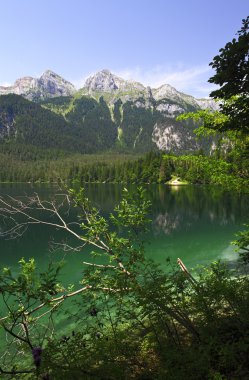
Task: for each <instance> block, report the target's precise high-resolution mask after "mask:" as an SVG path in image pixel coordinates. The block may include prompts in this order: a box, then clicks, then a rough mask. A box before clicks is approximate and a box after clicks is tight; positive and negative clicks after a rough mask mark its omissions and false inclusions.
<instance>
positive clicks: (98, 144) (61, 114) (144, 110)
mask: <svg viewBox="0 0 249 380" xmlns="http://www.w3.org/2000/svg"><path fill="white" fill-rule="evenodd" d="M9 92H12V93H14V94H18V95H22V97H20V98H21V99H23V98H26V99H28V100H32V101H35V103H39V107H40V108H37V107H36V108H34V109H33V111H32V115H31V114H30V112H31V111H30V110H29V105H28V103H29V102H27V101H26V102H27V103H23V102H21V101H19V100H18V102H19V106H18V109H16V110H15V112H12V111H11V113H9V111H8V110H10V109H11V107H12V105H13V104H15V102H17V99H16V98H13V97H10V98H8V99H5V100H4V98H5V97H4V96H3V97H0V137H2V139H4V138H6V136H12V137H11V138H12V139H13V138H14V139H19V140H20V141H24V142H25V141H29V143H32V144H38V145H42V146H51V141H50V140H48V138H47V136H48V135H49V134H50V131H49V129H47V128H46V125H50V127H49V128H52V129H51V133H52V131H53V129H54V128H55V127H53V125H57V129H56V131H54V138H53V141H54V143H53V146H56V145H59V146H61V144H59V140H62V139H64V143H63V149H64V147H65V146H67V143H66V141H67V142H69V143H68V146H69V145H70V146H73V147H74V148H75V149H76V146H78V148H77V149H76V150H78V151H80V152H84V153H94V152H99V151H104V150H105V149H121V150H122V151H123V150H125V151H132V152H134V151H135V152H146V151H149V150H151V149H159V150H163V151H166V152H173V153H177V154H181V153H182V152H189V151H196V150H199V149H203V150H204V151H206V152H210V151H211V147H212V145H213V143H212V141H207V140H205V141H199V140H197V139H196V136H195V134H194V129H195V128H196V125H194V123H192V122H190V121H189V122H179V121H177V120H176V117H177V116H178V115H179V114H181V113H183V112H192V111H193V112H195V111H198V110H200V109H203V108H210V109H212V110H216V109H218V104H217V103H216V102H214V100H212V99H195V98H194V97H193V96H190V95H186V94H184V93H181V92H179V91H177V90H176V89H175V88H174V87H172V86H170V85H169V84H164V85H162V86H160V87H159V88H157V89H153V88H150V87H145V86H143V85H142V84H141V83H139V82H135V81H127V80H124V79H123V78H120V77H118V76H116V75H114V74H112V73H111V72H110V71H109V70H102V71H100V72H98V73H96V74H95V75H93V76H91V77H89V78H88V79H87V80H86V82H85V85H84V87H83V88H81V89H80V90H78V91H77V90H76V88H75V87H74V86H73V85H72V84H71V83H70V82H67V81H65V80H64V79H63V78H62V77H60V76H58V75H57V74H55V73H53V72H52V71H50V70H48V71H46V72H45V73H44V74H43V75H42V76H41V77H40V78H38V79H35V78H31V77H25V78H22V79H19V80H17V81H16V82H15V84H14V86H11V87H7V88H6V87H0V95H1V94H2V95H4V94H7V93H9ZM8 96H10V95H7V97H8ZM23 100H25V99H23ZM5 102H6V103H7V105H5V106H4V104H5ZM1 104H2V106H1ZM10 106H11V107H10ZM37 106H38V104H37ZM30 107H31V105H30ZM24 108H25V110H26V111H25V115H24V114H23V112H24V111H23V109H24ZM6 110H7V113H6ZM43 111H46V113H44V112H43ZM13 115H14V117H13ZM38 116H39V117H38ZM57 117H58V120H57V119H55V118H57ZM41 125H42V127H41ZM60 128H61V131H62V130H63V131H64V132H63V133H64V135H65V136H64V137H63V135H62V134H61V136H60V133H59V130H60ZM41 130H42V134H43V135H42V137H41V136H40V137H39V138H38V137H37V136H38V134H39V132H40V131H41ZM24 131H25V133H24ZM70 135H71V137H70ZM55 136H57V137H55ZM57 139H58V144H57V143H56V140H57ZM37 141H38V142H37ZM76 142H77V144H76ZM70 149H71V148H70Z"/></svg>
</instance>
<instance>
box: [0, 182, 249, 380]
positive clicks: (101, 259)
mask: <svg viewBox="0 0 249 380" xmlns="http://www.w3.org/2000/svg"><path fill="white" fill-rule="evenodd" d="M70 195H71V198H70V204H72V203H73V204H74V205H75V207H76V209H77V211H78V213H79V221H78V222H79V223H76V225H78V227H80V230H79V229H78V227H77V228H76V229H74V230H70V229H71V228H72V227H73V225H72V224H71V223H70V224H67V221H66V219H64V214H63V212H64V211H63V210H65V207H64V206H65V205H64V206H62V199H61V197H60V198H59V200H58V201H59V202H58V204H57V203H56V201H55V200H52V201H51V203H50V202H48V201H42V200H41V199H40V198H33V199H32V205H33V208H34V210H35V216H32V213H31V210H30V207H29V206H30V200H29V199H28V200H27V202H28V203H27V205H28V206H27V207H26V206H25V205H26V203H25V202H24V200H22V203H20V201H18V202H19V203H17V204H19V207H21V208H20V211H21V214H22V215H23V213H30V214H27V220H26V222H28V223H32V222H34V223H35V222H37V220H40V222H41V223H45V224H46V223H47V222H46V221H44V219H43V218H42V215H41V217H39V216H38V215H37V211H38V210H40V211H41V210H44V208H45V211H46V213H47V212H48V211H49V210H50V214H51V216H50V219H49V220H50V223H54V225H55V226H57V228H64V229H65V230H66V231H68V232H70V231H73V234H74V236H75V237H76V238H77V240H79V241H80V244H83V245H82V246H81V250H82V248H83V247H84V246H85V244H90V245H91V246H92V248H93V252H92V260H91V262H87V263H86V262H85V266H86V269H84V272H83V275H82V280H81V281H80V284H78V285H77V284H75V285H74V286H69V287H68V288H66V287H64V286H63V285H62V284H61V281H60V279H59V277H58V276H59V274H60V268H61V264H59V265H56V264H53V265H52V264H51V265H50V266H49V268H48V270H47V271H46V272H44V273H40V271H39V269H38V268H36V265H35V262H34V260H33V259H30V260H29V261H24V260H23V259H22V260H21V261H20V263H19V264H20V271H19V272H18V273H13V272H12V271H11V270H10V269H9V268H4V269H3V270H2V273H1V276H0V287H1V297H2V301H3V304H2V306H3V307H2V308H1V318H0V323H1V326H2V329H3V330H4V331H5V333H6V334H7V335H8V337H9V338H8V344H7V346H6V347H5V349H6V352H7V353H8V355H4V356H2V358H1V364H0V371H1V374H2V375H3V376H5V378H6V379H8V378H14V379H33V378H39V379H55V380H56V379H62V378H63V379H65V380H66V379H68V380H69V379H72V378H77V379H90V378H92V379H100V378H102V379H116V378H120V379H124V380H125V379H132V378H134V379H145V378H146V379H165V378H167V379H182V378H188V379H193V380H194V379H196V380H198V379H217V378H218V379H225V378H241V379H246V378H247V374H248V370H249V368H248V345H249V335H248V332H249V319H248V312H247V306H248V301H249V281H248V277H247V276H245V277H244V276H237V273H236V271H232V272H230V271H229V270H228V269H227V268H226V267H225V266H224V265H223V264H221V263H219V262H217V263H213V264H212V265H211V266H210V267H209V268H199V269H198V271H197V273H196V275H195V277H193V276H192V275H191V274H190V272H189V271H188V270H187V269H186V267H185V266H184V264H183V263H182V262H181V260H179V261H178V262H179V266H175V265H172V263H171V262H170V260H168V270H167V271H166V272H165V271H162V269H161V268H160V267H159V266H158V265H156V264H155V263H153V262H151V261H148V260H146V259H145V256H144V248H145V247H144V243H143V234H142V235H141V232H142V233H143V232H144V231H146V228H147V227H146V226H147V224H148V222H149V221H148V219H147V217H146V214H147V211H148V207H149V206H150V205H149V202H148V201H147V200H146V197H145V192H144V191H143V190H142V189H138V192H137V193H136V195H135V198H133V197H132V196H131V195H130V194H129V192H127V190H124V198H123V200H122V201H121V202H120V204H119V205H118V206H117V207H116V208H115V211H114V213H113V214H111V215H110V218H109V219H106V218H104V217H103V216H102V215H101V214H100V213H99V210H98V209H96V207H93V206H92V205H91V203H90V202H89V200H88V199H87V198H86V196H85V194H84V190H82V189H78V190H77V189H76V188H72V189H71V190H70ZM63 199H65V200H66V199H67V200H68V199H69V198H68V197H67V196H66V197H65V198H63ZM2 201H3V202H5V203H4V204H3V206H4V208H2V209H1V212H2V213H3V212H4V211H5V212H6V210H7V209H8V207H9V211H10V212H12V213H13V210H14V209H15V206H14V204H13V201H14V200H13V199H11V202H12V203H10V204H9V206H8V202H7V201H6V200H5V199H2ZM6 202H7V203H6ZM36 204H37V207H38V208H36ZM50 205H51V208H50ZM53 210H54V212H53ZM16 212H17V213H16V214H14V215H15V217H16V216H17V215H18V210H17V211H16ZM12 215H13V214H12ZM56 216H57V218H58V222H57V221H56V219H55V217H56ZM32 218H35V219H34V221H33V220H32ZM37 218H38V219H37ZM62 218H63V219H62ZM20 223H21V221H20V219H19V222H18V223H17V224H16V225H14V228H19V227H20ZM18 231H19V232H20V228H19V229H18ZM9 232H11V233H13V228H10V230H9ZM72 248H73V247H72ZM75 248H76V247H75ZM77 251H79V249H77ZM78 254H79V253H78ZM69 264H70V263H69ZM73 300H74V301H73ZM62 318H63V319H64V320H65V322H66V321H67V323H66V326H65V327H64V329H61V320H62ZM67 318H68V320H67Z"/></svg>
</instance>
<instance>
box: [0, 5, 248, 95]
mask: <svg viewBox="0 0 249 380" xmlns="http://www.w3.org/2000/svg"><path fill="white" fill-rule="evenodd" d="M248 14H249V1H248V0H0V15H1V18H0V20H1V21H0V35H1V59H0V84H1V85H9V84H12V83H13V82H14V81H15V80H16V79H17V78H20V77H22V76H34V77H37V76H40V75H41V74H42V73H43V72H44V71H45V70H46V69H51V70H53V71H55V72H56V73H58V74H60V75H62V76H63V77H64V78H65V79H67V80H70V81H71V82H73V83H74V84H76V85H77V87H80V86H82V84H83V83H84V80H85V78H86V77H87V76H89V75H91V74H93V73H94V72H96V71H99V70H101V69H104V68H108V69H109V70H111V71H112V72H114V73H116V74H118V75H120V76H122V77H124V78H126V79H134V80H137V81H140V82H142V83H143V84H145V85H150V86H152V87H158V86H160V85H161V84H163V83H169V84H171V85H173V86H174V87H176V88H177V89H178V90H180V91H183V92H185V93H188V94H191V95H194V96H197V97H204V96H208V94H209V92H210V91H211V90H212V85H211V84H208V83H207V80H208V78H209V77H210V76H211V75H212V71H211V69H210V68H209V66H208V64H209V62H210V61H211V60H212V58H213V57H214V56H215V55H216V54H217V53H218V50H219V49H220V48H221V47H223V46H224V45H225V44H226V43H227V42H228V41H230V40H231V39H232V38H233V37H234V36H235V33H236V31H237V30H238V29H240V27H241V20H242V18H245V17H246V16H247V15H248Z"/></svg>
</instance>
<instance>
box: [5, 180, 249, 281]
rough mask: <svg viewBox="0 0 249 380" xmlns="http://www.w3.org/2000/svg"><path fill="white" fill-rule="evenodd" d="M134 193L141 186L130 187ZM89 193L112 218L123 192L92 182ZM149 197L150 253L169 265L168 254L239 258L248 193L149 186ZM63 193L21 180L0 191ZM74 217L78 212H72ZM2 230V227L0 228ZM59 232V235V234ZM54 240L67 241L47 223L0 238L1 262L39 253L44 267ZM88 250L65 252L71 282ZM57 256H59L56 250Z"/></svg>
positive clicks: (202, 259) (190, 258)
mask: <svg viewBox="0 0 249 380" xmlns="http://www.w3.org/2000/svg"><path fill="white" fill-rule="evenodd" d="M127 187H128V189H129V190H131V191H135V189H136V186H134V185H132V186H127ZM85 188H86V193H87V196H88V197H89V198H90V199H91V200H92V201H93V203H94V205H95V206H97V207H98V208H99V209H100V210H101V212H102V213H103V215H104V216H108V214H109V213H110V212H112V211H113V208H114V207H115V205H117V203H118V202H119V200H120V199H121V195H122V188H123V186H121V185H111V184H87V185H86V186H85ZM145 188H146V194H147V197H148V198H149V199H150V200H151V202H152V209H151V215H150V218H151V220H152V225H151V229H150V232H149V233H148V234H147V235H146V237H145V239H146V241H148V242H149V243H148V244H147V248H146V255H147V256H148V257H150V258H152V259H154V260H155V261H157V262H159V263H161V264H162V265H165V260H166V258H167V257H171V258H172V260H173V261H176V259H177V258H178V257H180V258H181V259H182V260H183V261H184V263H185V264H186V265H188V266H194V265H196V264H205V263H208V262H210V261H212V260H216V259H219V258H225V259H227V260H230V259H231V260H233V259H234V258H236V254H235V253H234V248H233V247H231V246H230V241H232V240H234V234H235V233H236V232H238V231H239V230H241V229H242V228H243V227H242V225H243V223H246V222H248V215H249V197H248V195H240V194H236V193H232V192H228V191H224V190H223V189H222V188H220V187H210V186H206V187H204V186H178V187H174V186H172V187H170V186H166V185H146V186H145ZM57 191H58V188H57V187H56V186H51V185H44V184H40V185H29V184H16V185H8V184H2V185H0V194H1V195H2V194H10V195H12V196H17V195H24V194H27V195H31V194H33V193H34V192H37V193H39V194H41V196H42V198H43V199H45V198H46V197H49V196H50V195H51V194H53V193H55V192H57ZM72 215H73V217H74V218H75V217H76V215H75V213H72ZM2 227H3V226H2ZM0 228H1V226H0ZM55 235H56V236H55ZM53 238H56V239H57V240H58V239H67V237H66V236H62V234H61V233H59V234H58V232H56V231H53V230H51V228H49V227H48V226H32V228H30V229H29V230H28V231H27V232H26V233H25V235H24V236H23V237H22V238H19V239H17V240H15V241H6V240H3V239H2V238H0V260H1V265H16V262H17V260H18V259H20V257H26V258H28V257H35V258H36V259H37V261H38V262H39V265H41V266H45V264H46V263H47V261H48V258H49V257H50V258H51V253H50V252H49V244H48V242H49V241H51V240H52V239H53ZM88 254H89V250H86V251H85V250H83V251H82V252H80V253H76V254H70V255H68V256H66V260H67V261H70V272H71V273H70V274H69V273H67V277H68V280H70V281H71V280H72V279H73V278H74V276H75V277H76V278H78V277H79V276H80V273H81V268H82V264H80V265H79V263H82V261H83V260H84V259H85V255H88ZM52 259H57V256H55V255H54V254H53V256H52Z"/></svg>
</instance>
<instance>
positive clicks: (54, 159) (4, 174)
mask: <svg viewBox="0 0 249 380" xmlns="http://www.w3.org/2000/svg"><path fill="white" fill-rule="evenodd" d="M0 163H1V170H0V181H1V182H60V181H68V180H69V181H70V180H72V179H75V178H76V179H77V180H79V181H80V183H81V184H84V183H85V182H104V183H134V184H139V183H161V184H164V183H168V182H169V181H171V180H172V179H174V178H178V180H180V181H184V182H185V183H190V184H214V185H216V184H218V185H223V186H226V187H233V188H236V187H245V186H246V185H248V166H246V165H245V161H244V160H238V159H237V161H235V160H232V159H230V160H224V159H221V158H219V159H218V158H217V157H206V156H204V155H201V154H196V155H185V156H175V155H166V154H163V153H158V152H150V153H148V154H147V155H145V156H143V157H139V156H134V155H128V154H126V155H125V154H117V153H116V154H114V153H110V154H104V155H100V154H99V155H80V154H70V153H66V152H63V151H60V150H52V149H50V150H43V149H40V148H36V147H33V146H30V147H27V146H26V145H19V144H15V145H8V144H6V145H2V146H1V148H0Z"/></svg>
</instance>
